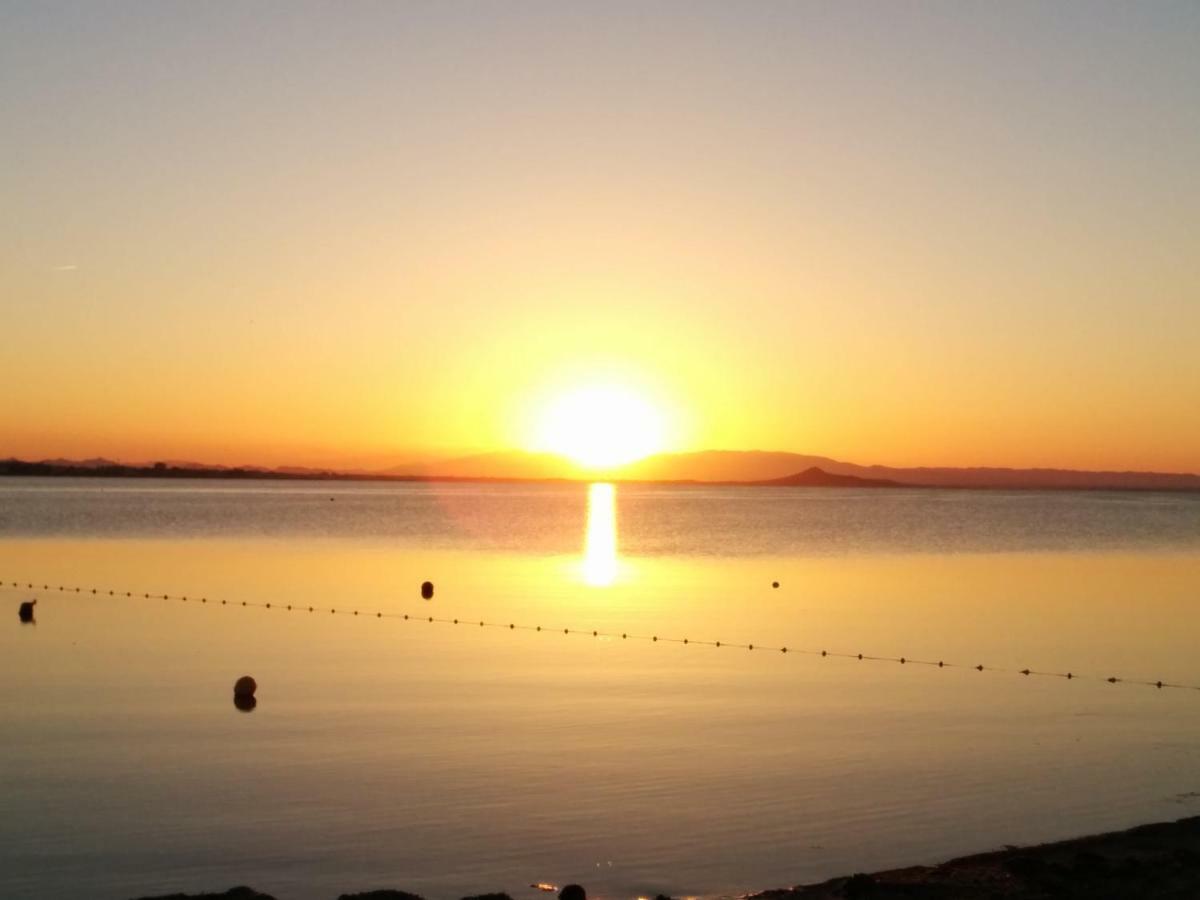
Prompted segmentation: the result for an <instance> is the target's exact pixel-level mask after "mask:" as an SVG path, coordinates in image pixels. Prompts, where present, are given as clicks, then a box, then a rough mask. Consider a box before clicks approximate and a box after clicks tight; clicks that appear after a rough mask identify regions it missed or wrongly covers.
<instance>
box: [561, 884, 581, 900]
mask: <svg viewBox="0 0 1200 900" xmlns="http://www.w3.org/2000/svg"><path fill="white" fill-rule="evenodd" d="M558 900H587V891H585V890H584V889H583V887H582V886H581V885H578V884H568V885H567V886H566V887H564V888H563V889H562V890H561V891H559V892H558Z"/></svg>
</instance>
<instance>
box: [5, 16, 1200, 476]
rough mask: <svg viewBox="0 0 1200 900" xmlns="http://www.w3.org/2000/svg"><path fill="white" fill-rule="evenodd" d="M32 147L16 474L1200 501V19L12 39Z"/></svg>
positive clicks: (478, 26) (18, 141) (254, 23)
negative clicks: (681, 463)
mask: <svg viewBox="0 0 1200 900" xmlns="http://www.w3.org/2000/svg"><path fill="white" fill-rule="evenodd" d="M0 122H2V123H3V128H2V137H0V154H2V155H0V160H2V164H0V208H2V209H3V214H2V215H0V340H3V344H4V349H3V352H2V353H0V384H3V385H4V389H3V391H2V392H0V456H18V457H22V458H44V457H55V456H67V457H75V458H79V457H87V456H95V455H101V456H107V457H112V458H119V459H124V460H137V461H140V460H154V459H177V460H200V461H206V462H215V463H259V464H266V465H278V464H288V463H295V464H306V465H380V466H383V465H393V464H399V463H403V462H405V461H408V460H420V459H425V458H428V457H431V456H438V455H450V454H459V453H473V452H486V451H491V450H504V449H512V448H517V449H531V448H533V449H536V448H537V437H536V435H538V434H539V433H541V431H544V426H545V422H544V421H541V420H540V419H539V417H544V416H545V415H546V413H545V410H546V409H551V408H554V407H555V404H556V403H559V402H560V401H561V398H562V397H563V396H564V395H571V396H574V395H577V394H579V393H580V392H581V391H582V395H586V394H587V391H589V390H593V389H600V390H610V389H616V390H618V391H619V392H625V394H628V395H632V396H636V397H637V398H639V402H640V403H641V404H642V406H641V407H639V408H647V407H648V408H653V409H654V410H656V411H657V415H658V416H659V419H660V421H659V422H658V423H657V425H656V434H658V435H660V438H661V440H660V443H661V446H662V447H663V449H669V450H692V449H707V448H721V449H752V448H753V449H769V450H793V451H797V452H804V453H818V454H823V455H827V456H832V457H836V458H839V459H844V460H849V461H854V462H861V463H884V464H892V465H920V464H925V465H1011V466H1033V465H1052V466H1065V467H1075V468H1114V469H1154V470H1161V471H1198V470H1200V174H1198V173H1200V4H1196V3H1194V2H1179V3H1170V2H1159V3H1138V4H1130V3H1104V2H1084V3H1074V2H1056V3H1049V4H1047V3H1040V4H1033V3H1022V2H1005V3H990V2H987V3H985V2H978V3H972V2H954V3H933V2H927V3H917V2H897V3H883V2H879V3H869V4H860V3H853V2H846V3H824V2H822V3H804V2H792V3H772V2H765V0H764V2H758V3H754V4H737V3H703V2H686V3H670V2H654V3H639V4H626V3H619V2H606V3H589V4H580V3H569V2H562V0H558V2H548V3H534V2H512V3H455V2H447V0H439V2H434V3H417V2H406V3H375V2H348V3H329V4H305V3H286V4H283V3H269V2H263V3H254V4H234V3H206V4H183V3H158V2H154V3H150V2H147V3H141V4H136V3H112V4H96V3H77V4H63V3H56V2H37V3H17V2H8V3H5V4H3V6H2V7H0ZM572 392H574V393H572Z"/></svg>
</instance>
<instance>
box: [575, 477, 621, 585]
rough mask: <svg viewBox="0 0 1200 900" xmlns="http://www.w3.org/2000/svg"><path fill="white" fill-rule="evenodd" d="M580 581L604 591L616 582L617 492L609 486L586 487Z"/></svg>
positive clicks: (594, 485)
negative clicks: (586, 497)
mask: <svg viewBox="0 0 1200 900" xmlns="http://www.w3.org/2000/svg"><path fill="white" fill-rule="evenodd" d="M580 570H581V572H582V574H583V581H584V583H585V584H589V585H591V586H592V587H608V586H609V585H611V584H612V583H613V582H614V581H616V580H617V490H616V488H615V487H613V485H611V484H592V485H589V486H588V508H587V534H586V536H585V538H584V545H583V562H582V565H581V567H580Z"/></svg>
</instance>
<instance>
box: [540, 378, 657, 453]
mask: <svg viewBox="0 0 1200 900" xmlns="http://www.w3.org/2000/svg"><path fill="white" fill-rule="evenodd" d="M535 432H536V433H535V438H534V445H535V446H536V447H537V449H539V450H547V451H550V452H551V453H558V454H561V455H562V456H566V457H568V458H569V459H571V460H574V461H575V462H577V463H579V464H580V465H581V466H585V467H587V468H589V469H608V468H612V467H613V466H620V465H624V464H625V463H631V462H634V461H636V460H639V459H641V458H642V457H645V456H649V455H650V454H651V453H657V452H658V451H660V450H662V449H663V417H662V415H661V414H660V413H659V411H658V410H657V409H656V408H655V407H654V405H653V404H651V403H650V402H649V401H647V400H646V399H645V398H644V397H642V396H641V395H639V394H637V393H635V392H633V391H631V390H628V389H626V388H622V387H616V386H610V385H600V386H591V387H581V388H575V389H573V390H569V391H566V392H564V393H562V394H559V395H557V396H556V397H554V398H553V399H552V400H551V401H550V402H549V403H548V404H547V405H546V407H545V409H544V410H543V411H542V414H541V416H540V418H539V419H538V422H537V425H536V429H535Z"/></svg>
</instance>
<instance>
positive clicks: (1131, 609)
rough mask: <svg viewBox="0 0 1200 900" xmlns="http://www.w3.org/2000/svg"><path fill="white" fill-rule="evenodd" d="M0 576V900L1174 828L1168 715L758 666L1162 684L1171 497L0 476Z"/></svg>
mask: <svg viewBox="0 0 1200 900" xmlns="http://www.w3.org/2000/svg"><path fill="white" fill-rule="evenodd" d="M589 498H590V503H589ZM426 578H428V579H431V580H433V581H434V582H435V583H436V585H437V592H436V595H435V597H434V599H433V600H432V601H429V602H425V601H423V600H421V599H420V596H419V589H418V588H419V584H420V582H421V581H423V580H425V579H426ZM0 579H3V580H4V581H5V582H6V584H7V586H6V588H5V589H4V590H3V591H2V592H0V598H4V600H5V601H7V602H9V604H10V608H12V607H15V605H16V603H17V601H19V600H22V599H28V598H29V597H32V596H37V597H38V599H39V604H38V607H37V611H38V615H37V624H36V625H27V626H22V625H21V624H20V623H19V622H18V621H17V617H16V616H15V615H13V616H12V618H11V620H10V622H9V624H8V625H7V626H5V627H3V628H0V659H2V660H3V661H4V662H3V663H2V664H0V665H2V667H3V675H4V678H3V687H2V688H0V724H2V727H3V732H4V735H5V740H4V741H3V742H0V798H3V805H4V809H5V814H4V815H3V816H2V817H0V895H3V896H5V897H15V898H33V897H45V896H53V895H70V894H75V895H85V896H89V897H97V898H121V897H129V896H135V895H138V894H145V893H166V892H169V891H172V890H200V889H205V888H208V889H212V888H217V887H221V888H224V887H227V886H229V885H232V884H236V883H250V884H253V885H255V886H256V887H258V888H260V889H262V890H266V891H268V892H270V893H273V894H276V895H278V896H280V897H282V898H295V900H307V898H331V897H334V896H336V895H337V894H338V893H339V892H341V891H348V890H365V889H368V888H371V887H379V886H394V887H400V888H404V889H407V890H412V891H416V892H419V893H422V894H424V895H426V896H427V897H429V898H431V900H453V898H457V897H460V896H462V895H464V894H469V893H479V892H482V891H485V890H506V891H508V892H509V893H511V894H513V896H514V897H518V898H522V897H532V896H533V892H532V891H531V890H530V889H529V888H528V885H529V884H530V883H531V882H535V881H550V882H556V883H559V884H562V883H566V882H568V881H579V882H581V883H583V884H585V885H586V886H587V887H588V889H589V891H590V892H591V893H593V894H596V895H597V896H601V897H636V896H639V895H642V896H645V895H651V896H652V895H653V893H652V892H660V891H661V892H663V893H670V894H672V895H675V896H681V895H713V896H717V895H732V894H736V893H739V892H743V891H746V890H752V889H759V888H765V887H772V886H780V885H787V884H793V883H797V882H801V881H810V880H816V879H819V878H823V877H827V876H830V875H834V874H840V873H843V872H845V871H857V870H862V869H872V868H878V867H883V866H891V865H901V864H907V863H915V862H923V861H924V862H928V861H935V860H938V859H942V858H945V857H947V856H950V855H954V854H958V853H965V852H970V851H974V850H983V849H988V848H990V847H996V846H999V845H1001V844H1004V843H1013V842H1027V841H1040V840H1049V839H1054V838H1060V837H1067V836H1071V835H1074V834H1078V833H1082V832H1087V831H1096V830H1102V829H1107V828H1117V827H1123V826H1128V825H1132V824H1136V823H1138V822H1142V821H1148V820H1151V819H1163V818H1174V817H1179V816H1182V815H1187V814H1192V813H1194V812H1196V811H1197V808H1198V807H1197V806H1196V805H1195V804H1196V801H1195V799H1194V798H1195V796H1196V792H1198V791H1200V766H1198V763H1200V716H1198V712H1200V692H1185V691H1173V690H1162V691H1159V690H1156V689H1153V688H1144V687H1138V686H1134V685H1126V684H1117V685H1110V684H1107V683H1105V682H1103V681H1101V680H1094V681H1093V680H1073V681H1070V682H1068V681H1065V680H1059V679H1050V678H1038V677H1024V676H1021V675H1017V674H1008V673H998V672H990V671H987V672H983V673H979V672H975V671H974V670H970V669H937V668H929V667H921V666H912V665H905V666H901V665H898V664H896V663H884V662H874V663H872V662H869V661H864V662H858V661H857V660H846V659H833V658H825V659H822V658H820V657H812V656H805V655H801V654H798V653H795V652H792V653H788V654H782V653H779V652H777V651H775V652H769V653H768V652H764V651H763V650H762V649H761V648H762V647H764V646H773V647H778V646H781V645H788V646H790V647H793V648H828V649H830V650H835V651H846V652H851V653H858V652H864V653H867V654H878V655H886V656H897V657H898V656H906V657H907V658H910V659H911V658H918V659H944V660H947V661H952V662H957V663H964V664H975V663H977V662H978V663H984V664H987V665H989V666H999V667H1004V668H1007V669H1012V670H1016V669H1020V668H1023V667H1026V666H1029V667H1032V668H1034V669H1039V670H1050V671H1067V670H1070V671H1073V672H1076V673H1081V674H1087V675H1095V676H1106V675H1109V674H1115V675H1121V676H1125V677H1141V678H1151V679H1158V678H1163V679H1166V680H1169V681H1187V682H1192V683H1195V682H1200V668H1198V667H1197V665H1196V663H1195V657H1194V647H1195V646H1196V643H1197V638H1198V637H1200V634H1198V628H1197V625H1198V621H1197V609H1196V603H1197V597H1198V596H1200V498H1197V497H1194V496H1189V495H1180V494H1124V493H1104V492H1083V493H1074V492H1069V493H1067V492H1064V493H1053V492H1052V493H1040V492H968V491H923V490H912V491H908V490H905V491H872V490H827V489H745V488H668V487H640V486H639V487H631V486H618V487H617V488H616V489H615V490H613V489H606V488H593V489H592V490H591V491H589V489H588V488H587V487H586V486H582V485H547V486H517V485H512V486H503V485H498V486H492V485H489V486H480V485H394V484H346V483H324V482H304V483H296V482H292V483H279V482H261V483H258V482H254V483H245V482H192V481H187V482H179V481H161V482H160V481H144V480H131V481H124V480H122V481H116V480H113V481H109V480H69V479H50V480H38V479H9V480H6V481H3V482H0ZM13 581H17V582H19V583H20V584H21V585H22V587H21V588H20V589H17V590H14V589H13V588H12V587H11V582H13ZM772 581H778V582H779V583H780V587H779V588H778V589H774V588H772V587H771V582H772ZM31 582H32V583H35V585H36V587H35V588H34V589H29V588H26V587H24V585H26V584H28V583H31ZM43 584H46V585H49V588H50V589H49V590H47V589H44V588H43V587H42V585H43ZM60 584H62V585H64V586H73V585H82V586H84V588H85V591H84V592H83V593H80V594H74V593H61V592H59V591H57V590H54V588H56V587H58V585H60ZM91 587H96V588H97V589H98V591H99V593H98V594H96V595H92V594H90V593H89V592H88V591H90V588H91ZM109 589H112V590H116V591H118V592H123V591H126V590H128V591H130V592H131V593H133V594H134V596H133V597H128V598H127V597H124V596H119V595H118V596H112V597H110V596H108V595H107V593H106V591H107V590H109ZM155 592H157V593H159V594H161V593H164V592H166V593H170V594H172V595H182V594H187V595H188V596H189V598H190V600H189V602H187V603H183V602H181V601H178V600H173V601H163V600H161V599H147V598H145V597H144V596H142V595H143V594H145V593H155ZM200 596H204V597H206V598H209V603H205V604H200V603H197V602H195V601H196V598H198V597H200ZM221 599H224V600H226V605H224V606H222V605H220V603H219V601H220V600H221ZM243 600H245V601H247V602H250V603H267V602H270V603H272V609H271V610H266V609H261V608H255V607H246V608H243V607H241V606H240V603H241V601H243ZM288 604H291V605H292V606H293V607H294V609H293V610H292V611H290V612H289V611H287V610H286V608H284V609H281V608H280V606H281V605H282V606H284V607H286V606H287V605H288ZM309 606H312V607H314V610H316V611H314V612H312V613H310V612H307V609H308V607H309ZM330 608H337V609H338V610H339V613H338V614H337V615H332V614H330V613H329V612H328V610H329V609H330ZM355 609H357V610H359V612H360V615H359V616H357V617H355V616H353V615H346V614H345V612H346V611H347V610H351V611H352V610H355ZM13 611H14V612H15V609H14V610H13ZM373 612H385V613H389V614H392V613H400V614H403V613H406V612H407V613H409V614H410V615H411V616H412V618H411V619H410V620H409V621H408V622H405V621H404V620H403V619H395V618H374V617H372V616H371V615H370V614H371V613H373ZM429 615H435V616H437V617H439V618H455V617H457V618H459V619H460V620H461V622H462V623H463V624H460V625H457V626H455V625H446V624H440V623H434V624H430V623H428V622H427V621H418V620H417V619H418V617H421V618H427V617H428V616H429ZM480 619H484V620H485V621H488V622H504V621H510V622H512V623H513V624H529V625H535V626H536V625H541V626H543V628H544V630H543V631H542V632H536V631H521V630H512V631H509V630H506V629H501V628H492V627H488V628H483V629H481V628H479V627H478V624H477V623H478V621H479V620H480ZM468 622H474V623H476V624H474V625H468V624H466V623H468ZM564 627H568V628H571V629H576V630H585V631H589V630H597V631H601V632H605V633H613V634H620V633H622V632H624V633H629V634H637V635H654V634H658V635H662V636H673V637H680V638H682V637H689V638H690V639H691V640H692V641H696V640H722V641H723V642H725V643H727V644H730V643H734V644H747V643H755V644H757V646H758V647H759V648H760V649H758V650H756V651H753V652H751V651H747V650H744V649H735V648H733V647H730V646H724V647H721V648H720V649H716V648H713V647H711V646H702V645H697V644H695V643H689V644H688V645H686V646H685V645H682V644H676V643H667V642H665V641H660V642H658V643H651V642H645V641H636V642H635V641H629V640H625V641H623V640H621V639H620V638H619V637H617V638H606V637H599V638H592V637H590V636H584V635H578V634H571V635H563V634H562V633H561V629H562V628H564ZM247 672H249V673H251V674H253V675H254V676H255V677H256V678H257V679H258V681H259V683H260V685H261V687H260V690H259V705H258V707H257V709H256V710H255V711H254V712H253V713H250V714H244V713H239V712H238V711H237V710H235V709H234V707H233V705H232V702H231V697H230V688H231V685H232V683H233V680H234V679H235V678H236V677H237V676H239V675H241V674H244V673H247Z"/></svg>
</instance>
